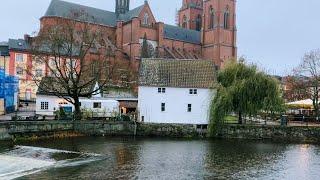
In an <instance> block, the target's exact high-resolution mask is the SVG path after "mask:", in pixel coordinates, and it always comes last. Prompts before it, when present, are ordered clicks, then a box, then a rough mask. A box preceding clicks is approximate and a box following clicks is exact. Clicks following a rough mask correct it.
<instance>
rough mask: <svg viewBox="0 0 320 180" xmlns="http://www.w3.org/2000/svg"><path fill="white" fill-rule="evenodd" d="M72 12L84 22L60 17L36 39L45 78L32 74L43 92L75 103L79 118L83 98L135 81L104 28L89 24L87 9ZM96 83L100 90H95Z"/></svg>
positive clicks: (34, 47)
mask: <svg viewBox="0 0 320 180" xmlns="http://www.w3.org/2000/svg"><path fill="white" fill-rule="evenodd" d="M72 15H73V16H76V19H78V20H79V19H82V20H81V22H80V21H73V20H66V19H57V20H56V22H55V23H52V25H47V26H45V27H43V28H42V29H41V30H40V32H39V34H38V35H37V36H36V37H35V38H33V40H32V54H33V58H34V59H35V61H39V62H40V63H43V64H45V67H46V74H45V76H46V78H45V79H43V80H41V78H39V77H37V75H36V73H34V71H29V74H31V75H32V76H33V77H34V78H33V79H34V81H35V82H36V84H37V85H38V86H39V88H41V91H43V92H47V93H50V94H52V95H54V96H57V97H60V98H64V99H65V100H66V101H68V102H69V103H71V104H73V105H74V107H75V112H74V113H75V116H76V118H78V119H79V118H80V119H81V110H80V97H90V96H92V95H95V94H97V93H99V92H100V90H102V88H105V87H106V86H108V85H118V84H119V83H123V81H126V82H125V83H126V85H128V83H131V82H132V83H134V82H135V81H134V80H135V78H134V76H133V73H132V72H131V71H130V69H131V68H130V64H129V61H128V60H119V59H117V58H116V56H115V53H117V51H119V50H118V49H117V48H116V47H115V45H113V43H112V42H111V40H110V39H109V37H108V32H107V31H106V30H105V28H104V27H101V26H98V25H93V24H91V23H88V22H87V21H86V19H87V18H88V16H87V15H86V13H85V12H75V13H73V14H72ZM90 18H93V17H90ZM91 21H92V20H91ZM120 55H121V52H120ZM123 58H125V57H124V56H123ZM97 82H98V83H99V85H100V86H99V89H93V88H92V86H93V85H94V84H96V83H97ZM40 83H41V86H40Z"/></svg>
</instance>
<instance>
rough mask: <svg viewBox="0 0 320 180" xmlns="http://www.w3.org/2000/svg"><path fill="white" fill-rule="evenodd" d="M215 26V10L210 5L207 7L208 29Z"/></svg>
mask: <svg viewBox="0 0 320 180" xmlns="http://www.w3.org/2000/svg"><path fill="white" fill-rule="evenodd" d="M214 26H215V12H214V9H213V7H212V6H210V8H209V29H213V28H214Z"/></svg>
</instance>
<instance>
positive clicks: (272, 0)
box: [0, 0, 320, 75]
mask: <svg viewBox="0 0 320 180" xmlns="http://www.w3.org/2000/svg"><path fill="white" fill-rule="evenodd" d="M50 1H51V0H1V4H0V7H1V8H0V17H1V26H0V41H7V40H8V38H23V34H26V33H29V34H31V33H32V32H34V31H37V30H38V29H39V18H40V17H41V16H42V15H43V14H44V13H45V11H46V9H47V7H48V6H49V3H50ZM66 1H70V2H75V3H79V4H83V5H87V6H92V7H96V8H100V9H105V10H109V11H114V0H66ZM143 2H144V0H131V8H134V7H136V6H139V5H141V4H142V3H143ZM181 2H182V0H149V4H150V6H151V8H152V10H153V13H154V15H155V17H156V19H157V20H158V21H162V22H165V23H168V24H174V23H175V12H176V9H177V8H179V7H180V6H181ZM237 4H238V6H237V20H238V22H237V27H238V56H245V57H247V59H249V61H251V62H254V63H257V64H258V65H259V66H261V67H262V68H264V69H266V70H267V71H268V72H269V73H271V74H280V75H284V74H287V73H289V72H290V70H291V69H292V68H293V67H295V66H297V65H298V64H299V62H300V60H301V57H302V56H303V54H304V53H305V52H307V51H309V50H312V49H317V48H320V35H319V34H320V23H319V18H320V10H319V7H320V0H306V1H300V0H267V1H266V0H238V1H237Z"/></svg>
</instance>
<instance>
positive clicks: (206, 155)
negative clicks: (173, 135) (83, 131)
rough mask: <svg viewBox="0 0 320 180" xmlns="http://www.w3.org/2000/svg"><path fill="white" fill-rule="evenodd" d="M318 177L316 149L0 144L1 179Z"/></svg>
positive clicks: (319, 152)
mask: <svg viewBox="0 0 320 180" xmlns="http://www.w3.org/2000/svg"><path fill="white" fill-rule="evenodd" d="M15 178H16V179H59V180H61V179H77V180H78V179H165V180H170V179H215V178H216V179H288V180H289V179H290V180H292V179H319V178H320V146H318V145H308V144H283V143H273V142H261V141H236V140H232V141H230V140H228V141H227V140H181V139H157V138H156V139H150V138H147V139H145V138H141V139H140V138H138V139H133V138H109V137H108V138H105V137H83V138H71V139H60V140H42V141H36V142H28V143H22V144H18V145H11V144H10V143H4V142H0V179H1V180H2V179H5V180H7V179H15Z"/></svg>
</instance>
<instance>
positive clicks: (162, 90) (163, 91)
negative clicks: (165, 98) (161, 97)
mask: <svg viewBox="0 0 320 180" xmlns="http://www.w3.org/2000/svg"><path fill="white" fill-rule="evenodd" d="M158 93H163V94H164V93H166V88H158Z"/></svg>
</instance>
